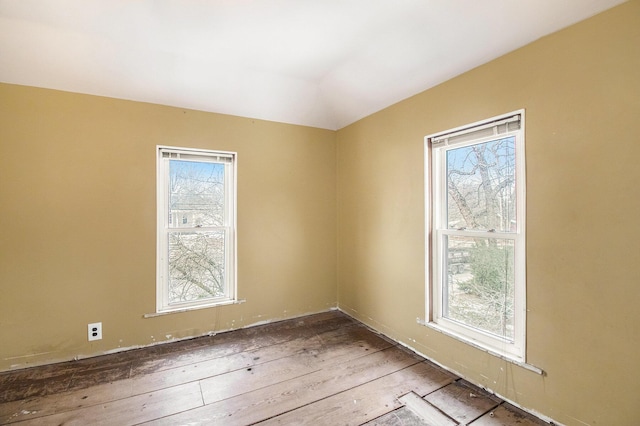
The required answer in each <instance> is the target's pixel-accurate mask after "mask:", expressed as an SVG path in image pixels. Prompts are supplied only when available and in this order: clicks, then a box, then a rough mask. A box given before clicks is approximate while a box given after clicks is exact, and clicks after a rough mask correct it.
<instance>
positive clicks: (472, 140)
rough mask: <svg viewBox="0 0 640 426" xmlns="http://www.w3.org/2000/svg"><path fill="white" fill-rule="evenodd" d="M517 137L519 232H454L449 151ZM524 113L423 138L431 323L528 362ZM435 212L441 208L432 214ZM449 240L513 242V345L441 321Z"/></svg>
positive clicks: (428, 304) (426, 248)
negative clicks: (449, 203) (449, 210)
mask: <svg viewBox="0 0 640 426" xmlns="http://www.w3.org/2000/svg"><path fill="white" fill-rule="evenodd" d="M509 136H514V137H515V155H516V160H515V175H516V176H515V178H516V194H517V195H516V217H517V221H516V229H515V230H513V231H493V230H492V231H490V230H488V229H487V230H482V229H479V230H466V229H464V230H462V229H450V228H448V224H447V223H446V218H447V211H446V206H447V204H446V203H447V190H446V187H445V185H446V176H445V171H446V151H448V150H449V149H457V148H461V147H464V146H469V145H475V144H480V143H483V142H488V141H492V140H495V139H499V138H506V137H509ZM523 155H524V110H520V111H516V112H513V113H510V114H505V115H503V116H499V117H495V118H493V119H490V120H484V121H482V122H478V123H474V124H472V125H468V126H462V127H459V128H456V129H452V130H450V131H447V132H441V133H438V134H433V135H430V136H427V137H426V138H425V166H426V167H425V170H426V173H425V180H426V184H425V188H426V191H427V193H426V197H425V199H426V212H427V215H426V229H427V236H426V247H425V252H426V262H425V264H426V277H427V281H428V282H427V289H428V291H427V292H426V295H427V296H426V297H427V300H426V306H427V312H428V315H427V323H428V324H429V325H431V326H434V327H435V328H441V329H442V330H443V331H444V332H445V333H447V334H450V335H453V336H454V337H457V338H459V339H461V340H463V341H468V342H470V343H472V344H474V345H477V346H479V347H482V348H485V349H487V350H489V351H491V352H494V353H498V354H501V355H503V356H505V357H507V358H510V359H513V360H516V361H518V362H525V354H526V347H525V344H526V335H525V332H526V283H525V280H526V261H525V250H526V241H525V235H524V230H525V223H526V222H525V197H526V193H525V170H524V157H523ZM434 207H437V208H434ZM445 236H465V237H478V238H495V239H508V240H512V241H513V242H514V273H515V277H514V278H515V289H514V291H515V306H514V326H515V330H514V339H513V341H510V340H509V339H506V338H504V337H502V336H497V335H494V334H491V333H489V332H485V331H482V330H480V329H476V328H473V327H471V326H468V325H465V324H462V323H458V322H456V321H454V320H451V319H449V318H446V317H445V316H444V315H443V308H444V301H443V295H444V285H445V279H446V277H447V275H446V273H447V271H445V270H444V265H445V262H444V261H445V259H444V254H445V253H446V250H445V248H444V247H443V244H444V237H445Z"/></svg>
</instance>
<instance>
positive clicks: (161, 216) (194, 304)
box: [156, 145, 237, 313]
mask: <svg viewBox="0 0 640 426" xmlns="http://www.w3.org/2000/svg"><path fill="white" fill-rule="evenodd" d="M156 157H157V162H156V172H157V176H156V182H157V255H156V265H157V272H156V313H169V312H179V311H187V310H193V309H200V308H207V307H212V306H219V305H226V304H231V303H236V302H237V279H236V277H237V261H236V258H237V247H236V246H237V237H236V221H237V218H236V206H237V202H236V200H237V190H236V181H237V171H236V170H237V153H235V152H228V151H213V150H204V149H194V148H181V147H172V146H162V145H158V146H157V147H156ZM176 159H183V160H189V161H197V162H210V163H222V164H224V166H225V190H224V192H225V209H226V211H225V215H224V216H225V223H224V226H222V227H215V228H211V227H200V226H193V227H180V228H178V229H180V230H184V231H191V232H194V231H197V232H206V231H210V230H212V229H216V230H220V229H224V232H225V294H224V295H223V296H221V297H216V298H208V299H203V300H196V301H189V302H181V303H173V304H170V303H169V261H168V238H169V233H170V232H171V231H175V230H176V228H170V227H169V205H168V204H169V203H168V199H169V194H168V192H169V161H170V160H176ZM174 221H179V222H183V220H182V217H181V216H180V217H175V218H174Z"/></svg>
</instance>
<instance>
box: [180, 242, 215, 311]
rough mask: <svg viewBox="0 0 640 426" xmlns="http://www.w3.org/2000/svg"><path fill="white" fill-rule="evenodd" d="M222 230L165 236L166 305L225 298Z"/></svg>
mask: <svg viewBox="0 0 640 426" xmlns="http://www.w3.org/2000/svg"><path fill="white" fill-rule="evenodd" d="M224 255H225V231H213V232H170V233H169V304H173V303H180V302H189V301H193V300H201V299H210V298H214V297H222V296H224V295H225V284H224V282H225V281H224V274H225V270H224V265H225V256H224Z"/></svg>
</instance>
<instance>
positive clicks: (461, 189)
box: [425, 110, 526, 362]
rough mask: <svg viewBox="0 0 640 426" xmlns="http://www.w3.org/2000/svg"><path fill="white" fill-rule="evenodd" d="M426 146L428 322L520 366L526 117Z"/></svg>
mask: <svg viewBox="0 0 640 426" xmlns="http://www.w3.org/2000/svg"><path fill="white" fill-rule="evenodd" d="M425 141H426V145H427V146H426V148H427V153H428V155H427V160H426V170H427V171H428V172H427V200H428V202H427V213H428V215H429V216H428V224H429V225H430V226H428V227H427V229H428V231H427V232H428V233H430V235H429V234H428V235H427V241H428V242H430V244H428V247H427V253H428V259H427V261H428V264H430V268H429V269H430V271H429V273H428V274H427V275H428V279H427V281H428V292H427V294H428V295H429V296H430V297H429V300H428V303H427V308H428V311H429V319H428V320H429V322H430V323H431V324H432V325H433V326H435V327H436V328H438V329H441V330H442V331H444V332H446V333H448V334H451V335H453V336H455V337H458V338H460V339H462V340H465V341H468V342H471V343H472V344H475V345H476V346H480V347H483V348H485V349H488V350H490V351H492V352H495V353H497V354H499V355H503V356H506V357H508V358H512V359H514V360H516V361H520V362H524V353H525V313H526V307H525V279H526V271H525V223H524V219H525V217H524V216H525V171H524V165H525V162H524V111H523V110H521V111H517V112H514V113H511V114H507V115H503V116H499V117H494V118H492V119H489V120H485V121H483V122H479V123H474V124H471V125H468V126H464V127H460V128H456V129H452V130H449V131H446V132H442V133H438V134H435V135H430V136H427V138H426V139H425Z"/></svg>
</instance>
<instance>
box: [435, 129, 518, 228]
mask: <svg viewBox="0 0 640 426" xmlns="http://www.w3.org/2000/svg"><path fill="white" fill-rule="evenodd" d="M515 161H516V157H515V137H513V136H512V137H508V138H503V139H497V140H492V141H489V142H483V143H478V144H474V145H469V146H464V147H461V148H455V149H450V150H448V151H447V162H446V179H447V226H448V227H449V228H453V229H457V228H466V229H470V230H472V229H476V230H490V229H491V230H498V231H504V232H508V231H510V230H512V229H514V228H515V226H516V190H515V189H516V178H515Z"/></svg>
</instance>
